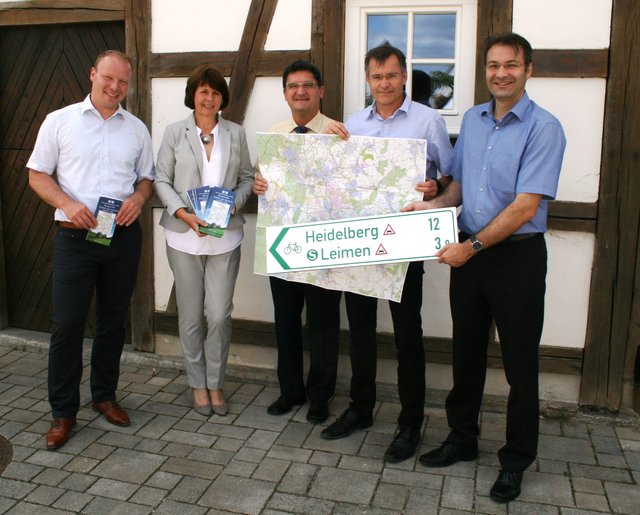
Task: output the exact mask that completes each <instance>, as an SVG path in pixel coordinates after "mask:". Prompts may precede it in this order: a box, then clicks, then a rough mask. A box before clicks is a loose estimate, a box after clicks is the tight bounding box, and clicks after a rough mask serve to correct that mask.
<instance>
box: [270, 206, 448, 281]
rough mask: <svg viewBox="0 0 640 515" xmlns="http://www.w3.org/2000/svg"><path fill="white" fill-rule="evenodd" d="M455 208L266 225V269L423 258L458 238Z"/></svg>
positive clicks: (377, 262)
mask: <svg viewBox="0 0 640 515" xmlns="http://www.w3.org/2000/svg"><path fill="white" fill-rule="evenodd" d="M457 236H458V226H457V223H456V210H455V208H453V207H452V208H445V209H431V210H428V211H416V212H411V213H396V214H392V215H377V216H369V217H363V218H349V219H344V220H333V221H329V222H314V223H307V224H299V225H289V226H279V227H268V228H267V273H269V274H273V273H280V272H292V271H300V270H313V269H318V268H334V267H345V266H356V265H358V266H359V265H372V264H380V263H396V262H399V261H423V260H427V259H436V257H435V254H436V253H437V252H438V251H439V250H440V249H442V248H443V247H444V246H445V245H446V244H447V243H451V242H455V241H457Z"/></svg>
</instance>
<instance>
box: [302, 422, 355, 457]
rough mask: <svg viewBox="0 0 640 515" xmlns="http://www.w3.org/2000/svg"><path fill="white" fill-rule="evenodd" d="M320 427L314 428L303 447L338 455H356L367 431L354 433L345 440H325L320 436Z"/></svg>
mask: <svg viewBox="0 0 640 515" xmlns="http://www.w3.org/2000/svg"><path fill="white" fill-rule="evenodd" d="M321 431H322V428H321V427H314V429H313V430H312V431H311V434H310V435H309V437H308V438H307V440H306V441H305V443H304V445H303V447H304V448H306V449H313V450H314V451H326V452H337V453H339V454H351V455H356V454H358V451H359V450H360V446H361V445H362V442H363V441H364V439H365V437H366V434H367V431H355V432H354V433H353V434H351V435H349V436H348V437H346V438H340V439H339V440H325V439H324V438H322V437H321V436H320V432H321Z"/></svg>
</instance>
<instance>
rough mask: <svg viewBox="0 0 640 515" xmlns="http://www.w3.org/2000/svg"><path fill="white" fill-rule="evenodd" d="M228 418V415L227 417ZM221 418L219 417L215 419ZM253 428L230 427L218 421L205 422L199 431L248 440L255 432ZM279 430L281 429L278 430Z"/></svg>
mask: <svg viewBox="0 0 640 515" xmlns="http://www.w3.org/2000/svg"><path fill="white" fill-rule="evenodd" d="M225 418H228V417H225ZM214 420H216V421H217V420H219V417H218V418H216V419H214ZM253 431H254V430H253V429H252V428H250V427H238V426H236V425H234V426H233V427H230V426H228V425H223V424H218V423H217V422H211V421H209V422H205V423H204V424H202V427H201V428H200V429H199V430H198V433H202V434H205V435H213V436H224V437H227V438H236V439H239V440H246V439H247V438H249V437H250V436H251V434H252V433H253ZM276 431H279V430H276Z"/></svg>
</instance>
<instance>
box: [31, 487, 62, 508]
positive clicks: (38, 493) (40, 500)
mask: <svg viewBox="0 0 640 515" xmlns="http://www.w3.org/2000/svg"><path fill="white" fill-rule="evenodd" d="M62 494H64V490H63V489H62V488H56V487H55V486H47V485H42V486H39V487H38V488H36V489H35V490H34V491H33V492H31V493H30V494H29V495H27V496H26V497H25V498H24V500H25V501H27V502H31V503H34V504H43V505H45V506H49V505H51V504H53V503H54V502H56V501H57V500H58V498H60V497H61V496H62Z"/></svg>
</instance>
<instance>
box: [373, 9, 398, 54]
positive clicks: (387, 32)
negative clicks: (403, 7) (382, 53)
mask: <svg viewBox="0 0 640 515" xmlns="http://www.w3.org/2000/svg"><path fill="white" fill-rule="evenodd" d="M387 41H388V42H389V43H391V44H392V45H393V46H394V47H396V48H399V49H400V50H402V51H403V52H404V53H405V54H406V53H407V15H406V14H370V15H368V16H367V50H371V49H372V48H375V47H377V46H378V45H382V43H384V42H387Z"/></svg>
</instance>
